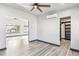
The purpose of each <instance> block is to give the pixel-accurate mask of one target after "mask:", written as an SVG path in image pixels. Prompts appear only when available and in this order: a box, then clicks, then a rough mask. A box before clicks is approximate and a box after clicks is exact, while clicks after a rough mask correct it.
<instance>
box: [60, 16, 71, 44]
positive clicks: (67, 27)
mask: <svg viewBox="0 0 79 59" xmlns="http://www.w3.org/2000/svg"><path fill="white" fill-rule="evenodd" d="M70 40H71V16H67V17H62V18H60V42H61V43H62V41H64V42H65V41H70Z"/></svg>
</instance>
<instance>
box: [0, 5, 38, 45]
mask: <svg viewBox="0 0 79 59" xmlns="http://www.w3.org/2000/svg"><path fill="white" fill-rule="evenodd" d="M12 17H16V18H19V19H23V20H24V19H25V20H29V40H34V39H37V21H36V16H34V15H31V14H29V13H28V12H23V11H22V10H19V9H17V8H12V7H9V6H7V5H4V4H0V47H1V45H2V44H3V43H1V41H3V40H5V38H4V37H3V36H5V34H4V32H5V30H4V29H2V27H4V26H5V25H6V24H7V23H10V21H9V20H12V19H11V18H12ZM19 22H20V21H18V22H16V23H19ZM1 38H2V39H1Z"/></svg>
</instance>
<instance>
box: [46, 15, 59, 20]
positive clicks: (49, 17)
mask: <svg viewBox="0 0 79 59" xmlns="http://www.w3.org/2000/svg"><path fill="white" fill-rule="evenodd" d="M57 17H58V15H57V14H53V15H48V16H47V19H52V18H57Z"/></svg>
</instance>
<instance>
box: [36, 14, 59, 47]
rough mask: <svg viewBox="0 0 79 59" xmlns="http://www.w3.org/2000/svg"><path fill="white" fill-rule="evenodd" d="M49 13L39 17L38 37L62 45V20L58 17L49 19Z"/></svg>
mask: <svg viewBox="0 0 79 59" xmlns="http://www.w3.org/2000/svg"><path fill="white" fill-rule="evenodd" d="M46 16H47V15H41V16H40V17H39V19H38V24H37V26H38V29H37V31H38V39H39V40H42V41H46V42H49V43H53V44H57V45H60V34H59V32H60V30H59V29H60V26H59V25H60V21H59V20H58V18H51V19H47V18H46Z"/></svg>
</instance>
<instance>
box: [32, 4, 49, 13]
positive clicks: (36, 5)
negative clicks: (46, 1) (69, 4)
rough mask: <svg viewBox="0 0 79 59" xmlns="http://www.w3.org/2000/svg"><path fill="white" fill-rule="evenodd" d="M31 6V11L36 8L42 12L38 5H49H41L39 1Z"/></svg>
mask: <svg viewBox="0 0 79 59" xmlns="http://www.w3.org/2000/svg"><path fill="white" fill-rule="evenodd" d="M31 6H33V7H32V9H31V11H33V10H34V9H35V8H37V9H38V10H39V11H40V12H43V11H42V10H41V9H40V7H50V5H41V4H39V3H33V4H32V5H31Z"/></svg>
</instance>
